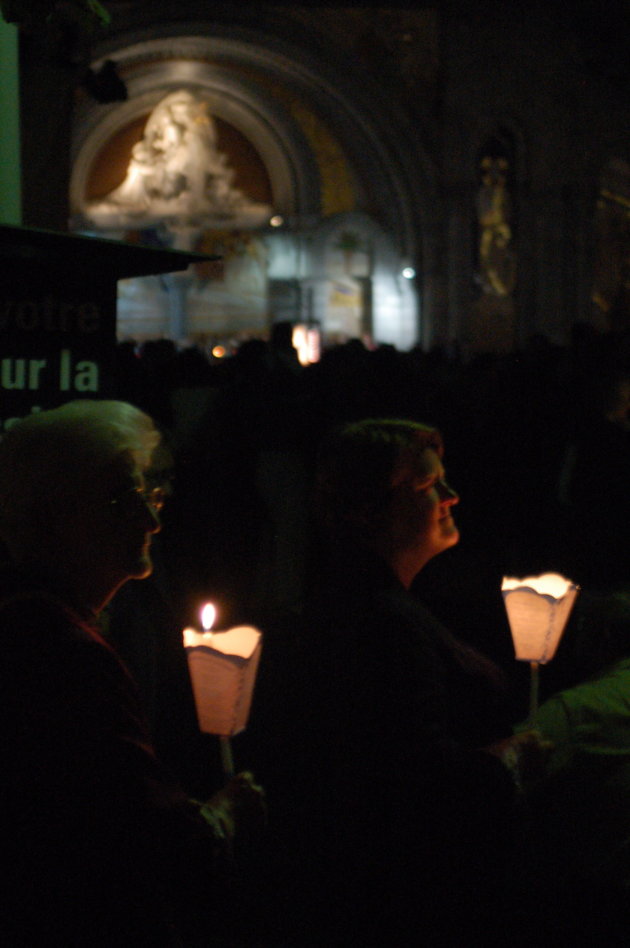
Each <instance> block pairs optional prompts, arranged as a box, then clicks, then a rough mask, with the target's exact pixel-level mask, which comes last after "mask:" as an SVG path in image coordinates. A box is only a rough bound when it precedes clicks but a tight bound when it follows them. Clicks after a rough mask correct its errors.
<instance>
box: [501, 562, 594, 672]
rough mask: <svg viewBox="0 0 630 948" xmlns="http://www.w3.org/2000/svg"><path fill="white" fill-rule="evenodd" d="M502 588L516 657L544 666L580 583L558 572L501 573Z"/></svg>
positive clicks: (566, 617)
mask: <svg viewBox="0 0 630 948" xmlns="http://www.w3.org/2000/svg"><path fill="white" fill-rule="evenodd" d="M501 590H502V593H503V601H504V604H505V610H506V612H507V616H508V621H509V624H510V631H511V633H512V641H513V643H514V653H515V656H516V659H517V660H518V661H522V662H536V663H538V664H540V665H545V664H546V663H547V662H549V661H551V659H552V658H553V657H554V655H555V654H556V649H557V648H558V644H559V642H560V639H561V637H562V633H563V632H564V628H565V626H566V623H567V620H568V618H569V615H570V613H571V609H572V608H573V603H574V602H575V597H576V596H577V594H578V591H579V586H576V585H575V584H574V583H573V582H571V580H570V579H565V577H564V576H560V575H559V574H558V573H543V574H542V575H540V576H527V577H525V578H524V579H516V578H515V577H511V576H504V577H503V582H502V585H501Z"/></svg>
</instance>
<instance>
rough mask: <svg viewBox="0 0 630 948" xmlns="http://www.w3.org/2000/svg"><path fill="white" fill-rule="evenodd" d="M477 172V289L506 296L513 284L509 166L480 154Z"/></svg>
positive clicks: (491, 294) (513, 263)
mask: <svg viewBox="0 0 630 948" xmlns="http://www.w3.org/2000/svg"><path fill="white" fill-rule="evenodd" d="M480 170H481V185H480V187H479V190H478V192H477V221H478V227H479V280H480V284H481V289H482V292H483V293H486V294H488V295H490V296H509V295H510V294H511V293H512V292H513V290H514V287H515V285H516V255H515V251H514V241H513V231H512V198H511V195H510V192H509V188H508V181H507V178H508V173H509V163H508V160H507V158H504V157H502V156H493V155H484V157H483V158H482V159H481V169H480Z"/></svg>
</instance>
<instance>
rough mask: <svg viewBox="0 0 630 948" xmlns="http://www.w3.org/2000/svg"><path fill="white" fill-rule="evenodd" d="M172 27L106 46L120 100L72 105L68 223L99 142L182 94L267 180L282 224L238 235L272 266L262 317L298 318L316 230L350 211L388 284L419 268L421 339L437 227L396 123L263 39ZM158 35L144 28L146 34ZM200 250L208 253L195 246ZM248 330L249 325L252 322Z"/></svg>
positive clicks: (393, 338)
mask: <svg viewBox="0 0 630 948" xmlns="http://www.w3.org/2000/svg"><path fill="white" fill-rule="evenodd" d="M174 30H175V26H174V25H173V24H171V25H170V26H165V27H164V36H163V37H162V38H160V39H151V40H148V41H142V40H140V41H137V37H135V36H134V35H128V36H122V35H121V36H120V37H118V38H117V39H116V40H110V45H111V46H112V49H109V50H107V51H106V53H105V54H104V57H103V59H104V58H105V56H106V57H108V58H114V59H115V61H116V63H117V69H118V72H119V74H120V75H121V77H122V78H123V79H124V81H125V82H126V83H127V87H128V90H129V99H128V101H127V102H125V103H118V104H113V105H111V106H105V107H103V106H94V105H93V104H90V103H89V102H83V103H82V104H81V106H80V108H79V109H78V110H77V114H76V121H75V134H74V145H73V173H72V184H71V205H72V209H73V213H74V215H75V221H76V220H78V219H80V217H81V210H82V208H83V207H84V204H85V196H86V193H87V188H88V185H89V182H90V175H91V173H92V171H93V169H94V166H95V163H97V162H98V160H99V155H100V154H101V153H102V151H103V149H104V148H106V147H107V146H108V143H111V141H112V139H114V138H115V137H116V136H124V132H125V129H126V128H129V127H130V126H132V125H133V123H134V122H136V123H137V122H140V121H141V120H142V119H143V117H146V115H147V114H149V113H150V112H151V110H152V109H154V108H155V107H156V105H157V104H158V102H159V101H160V100H161V98H164V97H165V96H167V95H168V94H169V93H172V92H173V91H174V90H175V89H176V88H183V89H188V90H193V91H194V92H195V94H197V95H200V96H202V97H203V98H204V99H205V100H206V101H207V102H208V104H209V107H210V109H211V111H212V115H213V117H214V118H215V119H216V120H217V121H220V122H223V123H225V125H226V126H229V127H231V128H232V129H234V130H235V132H236V133H237V134H239V135H241V136H242V137H243V138H244V139H245V140H247V142H248V143H249V144H250V146H251V147H252V148H253V150H254V151H255V153H256V155H257V156H258V157H259V159H260V161H261V162H262V164H263V165H264V168H265V170H266V172H267V174H268V177H269V184H270V205H271V210H272V216H273V217H274V218H275V220H276V221H280V222H281V226H280V227H279V228H277V229H274V228H273V227H263V228H261V227H258V228H257V229H256V230H255V231H254V230H250V231H249V232H247V234H248V235H247V234H246V242H249V243H250V244H251V243H255V244H256V248H257V249H256V254H258V256H259V257H260V254H261V253H263V254H264V255H266V257H267V258H268V259H269V261H271V263H272V265H271V264H270V271H269V273H268V274H267V276H268V278H269V280H270V281H272V282H273V289H274V292H273V294H272V295H273V297H274V300H275V302H274V300H271V297H270V298H269V299H268V306H267V312H266V314H265V315H264V318H265V319H267V320H273V319H274V318H277V314H278V312H279V310H277V309H276V308H275V306H276V303H277V302H278V300H282V301H283V302H282V304H281V306H280V309H282V316H283V317H284V318H286V317H287V315H289V313H291V314H292V315H293V318H303V317H304V306H305V302H304V301H305V300H307V299H308V298H309V296H308V293H307V292H306V290H307V288H308V286H309V285H312V281H313V279H314V278H315V276H314V275H315V274H316V273H317V272H318V271H320V270H321V268H322V266H324V260H323V258H322V257H321V256H318V252H319V251H318V247H319V245H320V242H319V241H318V238H317V233H318V231H319V229H320V228H321V227H322V226H324V227H325V226H326V222H327V221H329V220H331V219H334V218H335V217H336V216H338V215H343V214H350V215H352V214H358V215H363V217H364V218H365V219H369V220H371V221H372V225H373V226H374V227H375V228H376V230H377V231H379V232H380V233H382V234H383V235H384V236H385V237H386V240H384V241H383V240H381V241H380V242H379V246H385V244H387V248H388V250H387V253H386V254H385V255H384V257H383V260H382V264H379V266H381V268H382V269H383V273H384V274H385V271H388V273H389V277H390V279H391V280H392V281H395V280H396V279H397V276H398V274H399V272H400V271H401V270H402V267H403V266H404V265H405V263H412V264H413V266H414V267H415V269H416V270H417V271H421V270H423V269H424V271H425V273H426V276H425V278H424V288H425V291H426V296H427V300H428V305H427V306H426V307H425V314H426V317H427V324H425V327H424V328H423V330H422V335H423V336H424V338H425V339H426V338H427V335H428V334H427V325H430V321H431V315H432V314H431V302H430V301H431V300H432V299H433V298H437V297H438V296H439V294H437V293H436V292H435V288H434V287H433V286H432V285H431V281H432V280H435V278H436V274H438V271H439V266H438V265H437V261H436V260H435V259H434V257H435V252H434V248H435V246H436V245H437V244H439V241H436V239H435V229H436V227H439V224H440V215H439V213H438V202H437V199H436V194H435V190H436V189H435V187H434V183H433V178H432V171H431V168H430V165H429V163H428V161H427V160H426V157H422V160H423V161H424V164H425V166H426V175H425V177H426V188H425V190H424V192H423V193H422V194H421V195H419V194H418V188H417V185H415V184H413V182H414V181H417V178H418V174H417V172H418V169H417V165H416V166H415V167H414V173H413V174H411V173H407V172H406V171H405V167H404V164H403V162H402V159H401V157H400V156H401V154H402V153H403V152H404V151H405V149H402V148H401V149H400V154H399V153H398V151H397V148H396V141H397V136H398V137H399V138H400V139H401V141H402V136H403V132H402V130H401V129H396V128H395V127H394V128H393V127H392V126H395V124H396V123H395V121H394V120H393V119H392V117H391V116H390V115H387V114H386V111H385V110H383V111H380V110H379V109H377V108H376V107H375V102H374V99H373V98H370V108H369V109H368V107H367V103H364V102H362V101H361V98H362V96H364V95H365V90H363V91H362V92H359V91H358V90H356V89H355V90H348V89H347V88H345V86H346V85H347V83H346V82H343V83H341V82H335V81H334V79H333V78H331V77H330V76H326V75H322V73H321V69H320V71H319V72H318V69H317V67H318V66H319V65H320V64H316V63H313V62H309V60H308V57H304V56H300V55H299V51H297V50H288V49H283V50H279V49H278V44H275V45H272V44H269V42H268V38H265V37H263V36H259V37H252V36H248V37H247V40H244V39H243V38H242V37H238V38H236V37H232V36H229V35H225V33H226V31H225V30H224V31H223V33H224V35H221V36H217V35H212V30H210V29H209V28H208V27H207V26H206V27H205V29H203V30H202V29H201V27H200V25H199V24H197V25H195V26H193V25H186V26H183V25H179V26H178V27H177V31H178V35H176V36H175V35H173V32H174ZM158 31H159V28H158V27H154V29H153V31H152V33H153V35H154V36H155V34H156V32H158ZM180 31H181V32H180ZM102 61H103V60H98V61H96V62H95V64H94V65H95V67H98V65H99V64H100V63H101V62H102ZM383 126H387V133H385V128H384V127H383ZM406 145H407V149H406V153H407V154H408V152H409V149H408V142H406ZM416 157H417V156H416ZM406 160H409V159H406ZM375 182H376V184H375ZM421 199H422V200H421ZM423 202H424V207H421V206H420V205H421V204H422V203H423ZM228 226H229V225H228ZM113 236H124V234H121V233H116V234H113ZM224 236H225V235H224ZM281 247H282V248H283V249H282V251H280V248H281ZM202 249H204V250H208V249H212V247H211V246H210V244H208V242H207V241H206V243H205V245H204V246H203V248H202ZM322 252H323V250H322ZM289 260H291V261H292V262H291V263H289ZM388 268H389V270H388ZM389 271H391V272H389ZM383 285H384V284H383ZM392 285H393V284H392ZM409 289H410V288H409V287H408V286H407V287H405V290H406V292H407V297H408V299H407V301H406V303H405V317H404V320H403V322H404V325H402V324H401V325H400V326H399V327H396V326H395V325H394V326H393V325H392V324H391V320H390V321H389V324H388V330H387V332H386V337H387V341H389V342H393V343H395V344H398V345H401V347H405V348H407V347H408V346H409V345H412V344H413V343H414V342H416V341H418V340H419V339H420V337H421V330H420V326H419V312H420V306H419V294H415V296H416V297H417V298H418V301H417V302H416V301H415V300H414V299H413V297H414V293H412V294H411V296H409ZM289 290H291V293H289V292H288V291H289ZM294 290H296V292H294ZM289 299H292V300H293V302H292V303H291V304H289V303H288V300H289ZM379 305H380V303H379V302H378V299H374V300H373V302H372V307H373V308H374V307H376V309H375V311H374V313H373V319H372V323H373V325H374V326H379V327H380V326H383V325H385V323H386V322H387V320H384V319H379V313H378V307H379ZM388 305H389V304H388ZM410 310H413V313H412V314H411V316H410ZM260 315H261V318H263V317H262V314H260ZM237 322H238V320H237ZM253 328H260V322H259V323H258V325H257V326H254V327H253ZM377 341H380V340H378V339H377Z"/></svg>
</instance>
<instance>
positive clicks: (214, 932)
mask: <svg viewBox="0 0 630 948" xmlns="http://www.w3.org/2000/svg"><path fill="white" fill-rule="evenodd" d="M287 329H288V327H286V326H279V327H277V330H276V331H275V332H274V333H273V335H272V338H271V340H270V341H268V342H266V341H263V340H259V339H254V340H250V341H248V342H246V343H243V344H242V345H241V346H240V347H239V349H238V351H237V352H236V353H235V354H234V355H233V356H232V357H230V358H228V359H226V360H222V361H221V362H213V361H211V360H209V359H208V358H206V356H205V355H204V354H203V353H202V352H201V351H199V350H197V349H194V348H192V349H188V350H185V351H183V352H177V350H176V349H175V347H173V346H172V345H170V344H169V343H167V342H162V343H154V344H147V345H145V346H144V347H143V349H142V350H141V351H140V352H138V350H137V349H136V348H135V347H131V346H127V345H121V346H120V348H119V353H118V355H119V359H118V378H117V394H118V397H119V398H120V401H113V402H112V401H92V402H91V401H77V402H70V403H68V404H67V405H65V406H63V407H61V408H59V409H55V410H52V411H48V412H41V413H38V414H36V415H33V416H31V417H29V418H28V419H25V420H23V421H22V422H20V423H19V424H17V425H16V426H15V427H14V428H12V429H11V430H10V432H8V433H7V434H6V435H5V437H4V438H3V440H2V442H0V539H1V540H2V543H3V546H4V565H3V573H2V581H1V586H0V632H1V634H2V637H3V652H2V655H3V657H2V661H3V666H4V668H3V679H4V678H6V681H7V682H8V683H9V686H8V687H6V688H4V689H3V692H2V698H1V701H0V704H1V707H2V713H1V715H0V722H1V723H0V726H1V727H2V731H3V740H4V746H5V748H6V749H7V756H6V760H7V773H8V776H7V779H6V781H5V799H4V805H3V807H2V810H3V819H4V820H5V821H6V822H5V825H4V827H3V830H6V837H7V839H9V838H11V839H12V840H15V842H13V843H12V845H11V847H9V848H7V849H6V850H5V858H6V860H7V862H6V865H7V868H8V869H9V879H10V885H9V886H8V887H7V891H6V896H7V897H6V898H5V900H4V906H3V912H2V919H1V921H2V926H3V929H2V932H3V935H5V941H6V943H7V944H12V945H24V946H26V945H29V946H30V945H33V944H38V945H42V946H44V945H48V944H50V945H53V944H60V943H63V944H66V945H68V946H77V948H79V946H83V945H91V946H92V945H101V944H102V945H103V946H104V945H112V944H116V945H121V946H126V945H132V944H133V945H139V944H147V945H149V944H150V945H156V946H159V945H165V946H166V945H168V946H183V948H189V946H190V948H201V946H211V945H218V946H235V948H236V946H238V948H250V946H251V948H300V946H309V945H313V946H314V945H321V944H328V945H340V946H341V945H346V944H363V943H368V942H369V943H375V942H376V943H379V944H388V945H392V946H406V945H428V946H433V945H435V946H437V945H444V944H445V945H452V946H458V945H469V944H471V945H472V944H486V945H502V944H508V943H509V944H518V943H521V942H522V943H523V944H524V943H526V942H527V943H528V944H531V943H536V944H541V945H549V946H552V945H564V944H567V945H568V944H569V943H572V942H573V941H575V939H576V937H577V936H578V935H579V934H584V932H587V933H588V935H589V938H592V939H594V940H601V939H608V942H609V943H611V944H615V943H619V944H622V943H623V941H622V940H619V941H618V942H617V941H615V939H621V938H622V933H623V932H625V930H626V926H627V923H628V921H629V920H630V913H629V905H628V895H627V893H628V885H630V865H628V864H627V852H628V851H629V848H630V847H629V844H630V839H629V837H628V830H629V829H630V822H629V820H628V816H629V815H630V781H629V780H628V777H627V763H626V761H627V759H628V755H630V698H626V693H625V688H624V682H625V681H626V679H627V674H628V672H627V668H626V665H627V662H628V656H629V655H630V610H629V608H628V600H627V598H626V597H627V594H628V590H627V587H628V583H629V579H630V562H629V560H628V557H629V551H630V544H629V543H628V542H627V541H628V530H629V526H630V518H629V517H628V496H627V495H628V491H627V488H626V485H627V483H628V480H627V475H628V473H630V450H629V448H630V441H629V439H630V433H629V432H630V419H629V409H630V360H629V357H630V350H628V349H627V347H626V343H627V341H624V340H623V339H619V338H614V339H613V338H612V337H608V336H599V335H597V334H595V333H593V332H591V331H589V330H588V329H587V328H586V327H576V333H575V336H574V339H573V343H572V345H571V346H570V347H566V348H563V347H556V346H553V345H551V344H550V343H548V342H546V341H545V340H542V339H536V340H532V341H531V344H530V345H529V346H528V347H527V348H526V349H524V350H523V351H521V352H517V353H513V354H511V355H509V356H486V357H479V358H477V359H475V360H472V361H469V362H465V361H463V360H461V359H459V358H458V357H457V354H456V353H454V352H452V351H448V352H447V351H439V350H436V351H433V352H431V353H425V352H423V351H422V350H420V349H416V350H413V351H411V352H408V353H401V352H398V351H397V350H395V349H394V348H392V347H389V346H381V347H378V348H376V349H374V350H370V349H368V348H366V347H365V346H364V345H363V344H362V343H360V342H358V341H352V342H349V343H347V344H345V345H339V346H335V347H334V348H331V349H330V350H328V351H326V352H325V353H324V355H323V357H322V359H321V361H320V362H319V363H317V364H315V365H312V366H308V367H306V368H304V367H302V366H300V365H299V363H298V361H297V357H296V354H295V352H294V350H293V349H292V346H291V342H290V334H289V333H288V332H287ZM447 470H448V478H447V473H446V471H447ZM451 485H453V486H451ZM460 498H461V504H460V503H459V501H460ZM549 569H553V570H555V571H560V572H564V573H565V574H566V575H569V576H570V578H571V579H573V580H574V581H575V582H577V583H579V584H580V586H581V587H582V591H581V592H580V595H579V597H578V604H577V605H576V607H575V609H574V613H573V615H572V617H571V619H570V621H569V625H568V628H567V631H566V633H565V639H564V641H563V643H562V645H561V648H560V651H559V653H558V656H557V659H556V660H555V661H554V663H553V664H552V665H551V666H549V668H548V669H547V668H546V669H544V674H543V685H542V692H543V694H542V697H543V699H544V700H543V703H542V706H541V709H540V718H539V720H536V721H534V722H528V723H527V725H522V724H521V723H520V722H522V720H523V719H524V718H525V716H526V697H525V689H526V674H527V669H526V668H522V667H517V665H516V663H515V662H514V660H513V652H512V649H511V643H510V636H509V630H508V626H507V621H506V618H505V615H504V611H503V606H502V601H501V595H500V581H501V576H502V575H503V574H505V573H511V574H513V575H525V574H531V573H535V572H540V571H543V570H549ZM135 580H142V582H136V581H135ZM203 600H213V601H214V602H215V603H216V604H217V606H218V609H219V614H220V618H221V624H222V625H223V626H224V627H225V626H227V625H229V624H231V623H232V621H238V620H247V621H250V622H253V623H255V624H256V625H258V626H260V628H261V629H262V630H263V634H264V646H263V660H262V663H261V668H260V673H259V680H258V682H257V686H256V692H255V697H254V705H253V708H252V714H251V718H250V723H249V726H248V728H247V730H246V732H245V733H244V734H242V735H240V736H239V737H237V738H236V741H235V744H236V747H235V752H236V755H237V761H240V760H242V761H243V763H245V764H247V766H248V768H249V767H250V766H251V767H252V769H253V771H254V773H255V777H253V776H252V774H251V773H249V771H245V772H243V773H240V774H239V776H238V777H237V778H234V779H233V780H232V781H230V782H228V784H227V785H225V786H223V785H222V784H223V780H222V777H221V773H220V767H219V763H218V749H217V747H216V742H213V741H212V740H211V739H209V738H208V737H207V736H205V735H200V734H199V730H198V728H197V724H196V719H195V711H194V707H193V702H192V695H191V692H190V685H189V681H188V675H187V669H186V666H185V657H184V652H183V648H182V646H181V630H182V628H183V627H184V626H185V625H189V624H191V622H192V624H194V622H195V615H194V612H195V610H196V609H198V606H199V604H200V602H201V601H203ZM213 755H214V756H213ZM260 784H262V787H264V790H263V789H262V788H261V786H260ZM568 799H570V801H571V806H567V805H566V804H567V800H568ZM197 801H200V802H197ZM16 829H17V832H16ZM578 829H579V832H578V831H577V830H578ZM567 866H570V869H571V871H570V872H567V871H565V872H564V875H562V885H556V887H555V889H554V890H553V892H552V894H551V895H550V894H549V892H548V886H549V884H550V883H553V882H556V881H557V879H558V878H559V876H560V875H561V873H562V870H563V869H564V870H566V868H567ZM35 906H36V908H35Z"/></svg>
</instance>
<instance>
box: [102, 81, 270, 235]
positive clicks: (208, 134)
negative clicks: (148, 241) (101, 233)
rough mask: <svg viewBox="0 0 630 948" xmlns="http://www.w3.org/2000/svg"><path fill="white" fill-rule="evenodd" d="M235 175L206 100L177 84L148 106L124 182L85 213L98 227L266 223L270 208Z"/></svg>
mask: <svg viewBox="0 0 630 948" xmlns="http://www.w3.org/2000/svg"><path fill="white" fill-rule="evenodd" d="M233 179H234V170H233V169H232V168H230V167H229V165H228V163H227V158H226V156H225V154H223V153H221V152H220V151H219V149H218V147H217V134H216V128H215V123H214V121H213V119H212V116H211V115H210V113H209V110H208V105H207V103H206V102H205V101H204V100H203V99H202V98H200V97H198V96H195V95H193V94H192V93H190V92H188V91H186V90H185V89H180V90H178V91H176V92H173V93H171V94H170V95H168V96H166V98H164V99H163V100H162V101H161V102H160V103H159V104H158V105H157V106H156V108H154V109H153V111H152V113H151V115H150V116H149V118H148V120H147V123H146V125H145V128H144V133H143V136H142V139H141V140H140V141H139V142H137V143H136V144H135V145H134V146H133V149H132V154H131V158H130V161H129V165H128V167H127V173H126V176H125V180H124V181H123V182H122V184H121V185H120V186H119V187H117V188H116V189H115V190H113V191H112V192H111V193H110V194H108V195H107V196H106V197H105V198H104V199H103V200H101V201H95V202H91V203H89V204H88V205H87V206H86V207H85V209H84V214H85V217H86V219H87V221H88V222H89V223H92V224H95V225H96V226H98V227H101V228H103V227H104V228H111V227H131V226H133V227H136V228H143V229H144V228H147V227H151V226H156V225H158V224H164V223H165V224H167V225H168V224H174V225H176V226H177V225H178V224H183V225H189V226H195V225H206V226H209V225H210V224H216V223H217V222H219V223H224V222H226V221H228V222H230V223H231V224H232V226H239V227H243V226H250V227H251V226H255V225H259V224H261V223H263V221H264V220H266V219H267V218H268V217H269V216H270V214H271V208H270V207H269V206H266V205H263V204H255V203H254V202H251V201H249V200H248V199H247V197H246V196H245V194H244V193H243V192H242V191H241V190H239V189H238V188H236V187H235V186H234V183H233Z"/></svg>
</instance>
